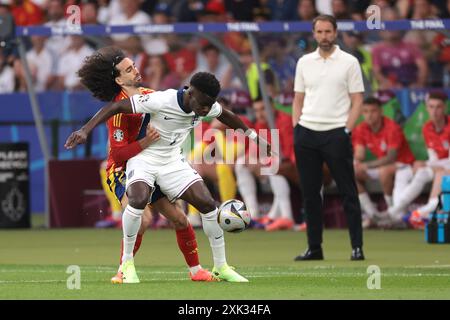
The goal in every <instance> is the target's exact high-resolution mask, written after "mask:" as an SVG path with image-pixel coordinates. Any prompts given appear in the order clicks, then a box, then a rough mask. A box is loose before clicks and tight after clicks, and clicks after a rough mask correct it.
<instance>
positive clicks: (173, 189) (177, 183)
mask: <svg viewBox="0 0 450 320" xmlns="http://www.w3.org/2000/svg"><path fill="white" fill-rule="evenodd" d="M202 180H203V179H202V177H201V176H200V175H199V174H198V173H197V171H195V170H194V169H193V168H192V167H191V166H190V165H189V164H188V163H187V161H186V159H184V158H179V159H177V160H174V161H171V162H169V163H167V164H164V165H153V164H150V163H148V162H147V161H145V160H142V159H136V158H131V159H130V160H128V162H127V184H126V189H128V187H129V186H130V185H132V184H133V183H135V182H137V181H142V182H145V183H146V184H147V185H149V186H150V187H152V188H154V186H155V182H156V183H157V184H158V185H159V187H160V188H161V192H162V193H164V194H165V195H166V196H167V198H168V199H169V201H170V202H174V201H175V200H177V199H178V198H179V197H181V195H182V194H183V193H184V192H185V191H186V190H187V189H188V188H189V187H190V186H191V185H193V184H194V183H195V182H197V181H202Z"/></svg>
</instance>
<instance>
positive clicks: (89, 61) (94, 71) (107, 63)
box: [77, 46, 125, 101]
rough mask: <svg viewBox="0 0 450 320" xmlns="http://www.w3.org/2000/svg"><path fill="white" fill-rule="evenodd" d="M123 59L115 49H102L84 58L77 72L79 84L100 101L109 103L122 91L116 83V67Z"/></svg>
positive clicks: (117, 71) (120, 52) (121, 52)
mask: <svg viewBox="0 0 450 320" xmlns="http://www.w3.org/2000/svg"><path fill="white" fill-rule="evenodd" d="M124 58H125V54H124V53H123V51H122V50H120V49H119V48H117V47H112V46H110V47H104V48H101V49H99V50H97V51H96V52H95V53H93V54H92V55H90V56H88V57H86V58H85V59H84V62H83V66H82V67H81V68H80V70H78V72H77V74H78V76H79V77H80V82H81V83H82V84H83V85H84V86H85V87H86V88H87V89H88V90H89V91H90V92H91V93H92V95H93V96H94V97H95V98H97V99H100V100H101V101H111V100H113V99H114V97H115V96H116V95H118V94H119V93H120V91H121V90H122V89H121V87H120V86H119V85H118V84H117V83H116V80H115V79H116V77H118V76H119V75H120V71H119V70H117V68H116V66H117V64H118V63H120V62H121V61H122V60H123V59H124Z"/></svg>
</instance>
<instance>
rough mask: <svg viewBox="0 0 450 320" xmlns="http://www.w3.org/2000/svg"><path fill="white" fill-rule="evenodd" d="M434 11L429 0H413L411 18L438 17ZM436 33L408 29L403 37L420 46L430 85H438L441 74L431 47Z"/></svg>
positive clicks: (433, 31) (406, 40) (441, 69)
mask: <svg viewBox="0 0 450 320" xmlns="http://www.w3.org/2000/svg"><path fill="white" fill-rule="evenodd" d="M435 11H436V10H435V8H434V7H433V5H432V4H431V1H430V0H414V4H413V7H412V14H411V19H438V17H437V15H436V14H435ZM437 34H438V33H437V32H436V31H435V30H410V31H408V32H407V33H406V35H405V37H404V38H403V40H404V41H405V42H409V43H413V44H415V45H416V46H417V47H419V48H420V50H421V52H422V53H423V55H424V58H425V59H426V60H427V63H428V68H429V69H430V73H429V76H430V79H429V83H430V84H432V85H433V84H435V85H436V84H437V85H439V80H440V79H442V75H443V72H442V71H443V68H442V66H441V64H440V63H439V62H438V61H437V59H436V55H435V50H434V48H433V39H434V38H435V37H436V35H437Z"/></svg>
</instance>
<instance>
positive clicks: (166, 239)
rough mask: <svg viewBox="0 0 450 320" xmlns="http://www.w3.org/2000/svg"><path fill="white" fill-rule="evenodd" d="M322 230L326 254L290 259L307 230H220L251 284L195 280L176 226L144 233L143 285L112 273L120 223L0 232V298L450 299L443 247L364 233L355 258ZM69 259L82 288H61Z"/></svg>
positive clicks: (336, 235)
mask: <svg viewBox="0 0 450 320" xmlns="http://www.w3.org/2000/svg"><path fill="white" fill-rule="evenodd" d="M324 236H325V237H324V253H325V259H326V260H324V261H319V262H294V261H293V258H294V256H296V255H297V254H299V253H300V252H301V251H303V250H304V249H305V247H306V236H305V234H304V233H299V232H275V233H267V232H263V231H252V230H248V231H245V232H243V233H241V234H226V244H227V252H228V262H229V264H231V265H234V266H236V267H237V269H238V270H239V272H241V273H242V274H243V275H245V276H247V277H248V278H249V280H250V283H247V284H245V283H243V284H232V283H225V282H219V283H194V282H192V281H190V280H189V278H188V272H187V269H186V267H185V266H184V260H183V259H182V256H181V254H180V253H179V251H178V247H177V245H176V240H175V233H174V232H173V231H172V230H163V231H161V230H160V231H154V230H149V232H148V233H147V234H146V235H145V237H144V241H143V244H142V247H141V250H140V252H139V253H138V256H137V257H136V260H135V261H136V266H137V271H138V274H139V276H140V279H141V283H140V284H137V285H122V286H120V285H119V286H118V285H112V284H110V282H109V280H110V278H111V276H113V275H114V274H115V272H116V270H117V263H118V259H119V249H120V237H121V232H120V230H95V229H78V230H76V229H70V230H49V231H47V230H29V231H7V230H2V231H1V232H0V299H233V300H235V299H432V298H438V299H450V245H429V244H426V243H425V242H424V241H423V233H422V232H419V231H367V232H365V248H364V249H365V254H366V258H367V260H366V261H362V262H352V261H350V260H349V258H350V247H349V239H348V233H347V231H346V230H326V232H325V235H324ZM197 238H198V242H199V249H200V259H201V263H202V265H203V266H204V267H207V268H211V264H212V258H211V254H210V250H209V246H208V242H207V238H206V237H205V235H204V234H203V231H202V230H197ZM70 265H77V266H79V267H80V279H81V282H80V283H81V288H80V289H79V290H70V289H68V288H67V280H68V278H69V277H70V276H71V274H68V273H66V270H67V268H68V267H69V266H70ZM370 265H377V266H378V267H379V268H380V270H381V278H380V279H381V280H380V281H381V283H380V284H381V289H379V290H377V289H373V290H369V289H368V288H367V283H368V278H369V274H368V273H367V267H368V266H370ZM70 283H72V284H73V283H75V282H74V281H72V282H71V281H69V284H70ZM369 283H372V284H373V283H375V282H374V281H369Z"/></svg>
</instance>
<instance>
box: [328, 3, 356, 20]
mask: <svg viewBox="0 0 450 320" xmlns="http://www.w3.org/2000/svg"><path fill="white" fill-rule="evenodd" d="M331 12H332V15H333V16H334V17H335V18H336V20H351V19H352V17H351V15H350V8H349V7H348V5H347V2H346V0H332V1H331Z"/></svg>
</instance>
